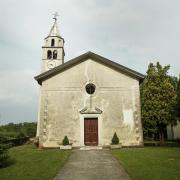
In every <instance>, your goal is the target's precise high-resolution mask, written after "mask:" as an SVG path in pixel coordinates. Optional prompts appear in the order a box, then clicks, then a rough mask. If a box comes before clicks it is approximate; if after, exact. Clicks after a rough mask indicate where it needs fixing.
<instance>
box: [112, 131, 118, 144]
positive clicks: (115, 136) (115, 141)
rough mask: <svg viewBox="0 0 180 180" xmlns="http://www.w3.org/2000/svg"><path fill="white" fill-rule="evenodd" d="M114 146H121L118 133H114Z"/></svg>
mask: <svg viewBox="0 0 180 180" xmlns="http://www.w3.org/2000/svg"><path fill="white" fill-rule="evenodd" d="M112 144H119V138H118V137H117V134H116V132H115V133H114V136H113V138H112Z"/></svg>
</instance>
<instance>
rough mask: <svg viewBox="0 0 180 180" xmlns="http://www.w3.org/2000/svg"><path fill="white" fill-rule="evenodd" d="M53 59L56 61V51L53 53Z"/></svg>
mask: <svg viewBox="0 0 180 180" xmlns="http://www.w3.org/2000/svg"><path fill="white" fill-rule="evenodd" d="M53 59H57V51H56V50H54V51H53Z"/></svg>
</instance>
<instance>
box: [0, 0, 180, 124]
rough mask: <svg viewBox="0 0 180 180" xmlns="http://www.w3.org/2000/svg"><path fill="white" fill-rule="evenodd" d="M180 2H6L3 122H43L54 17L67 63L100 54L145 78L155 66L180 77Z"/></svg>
mask: <svg viewBox="0 0 180 180" xmlns="http://www.w3.org/2000/svg"><path fill="white" fill-rule="evenodd" d="M179 6H180V2H179V1H178V0H174V1H173V2H170V1H169V0H151V1H144V0H136V1H134V0H111V1H108V0H91V1H89V0H84V1H82V0H76V1H74V0H68V1H65V0H61V1H59V0H53V1H52V0H45V1H44V0H38V1H37V0H31V1H23V0H19V1H15V0H6V1H2V2H1V4H0V27H1V29H0V55H1V58H0V82H1V88H0V113H1V119H0V122H1V121H2V122H4V123H5V122H12V121H14V122H18V121H23V120H29V121H30V120H31V121H34V120H36V119H37V107H38V100H37V99H38V91H39V88H38V85H37V83H36V82H35V80H34V79H33V77H34V76H35V75H37V74H39V72H40V64H41V46H42V45H43V43H44V42H43V39H44V38H45V37H46V36H47V34H48V32H49V30H50V27H51V25H52V22H53V21H52V16H51V15H52V13H53V12H54V11H58V12H59V14H60V17H59V20H58V23H59V26H60V31H61V34H62V36H63V37H64V38H65V41H66V43H65V52H66V57H65V60H66V61H67V60H69V59H71V58H73V57H75V56H78V55H80V54H81V53H84V52H86V51H94V52H95V53H99V54H100V55H102V56H105V57H107V58H109V59H111V60H113V61H116V62H118V63H120V64H122V65H125V66H127V67H129V68H132V69H135V70H136V71H140V72H141V73H145V72H146V70H147V66H148V64H149V62H156V61H159V62H160V63H161V64H163V65H166V64H170V65H171V70H170V74H172V75H176V76H177V75H178V74H179V73H180V61H179V59H180V53H179V49H180V33H179V32H180V23H179V16H180V11H179Z"/></svg>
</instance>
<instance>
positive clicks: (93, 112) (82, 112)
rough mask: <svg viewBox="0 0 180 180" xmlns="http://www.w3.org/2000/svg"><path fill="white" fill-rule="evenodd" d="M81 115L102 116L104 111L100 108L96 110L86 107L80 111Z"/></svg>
mask: <svg viewBox="0 0 180 180" xmlns="http://www.w3.org/2000/svg"><path fill="white" fill-rule="evenodd" d="M79 112H80V113H81V114H101V113H102V110H100V109H99V108H97V107H95V108H88V107H85V108H83V109H82V110H81V111H79Z"/></svg>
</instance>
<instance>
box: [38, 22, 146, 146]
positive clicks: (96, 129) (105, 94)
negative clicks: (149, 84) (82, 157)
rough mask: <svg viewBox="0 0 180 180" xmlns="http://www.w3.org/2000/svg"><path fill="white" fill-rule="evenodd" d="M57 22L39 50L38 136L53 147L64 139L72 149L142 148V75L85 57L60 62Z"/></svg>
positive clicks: (61, 50)
mask: <svg viewBox="0 0 180 180" xmlns="http://www.w3.org/2000/svg"><path fill="white" fill-rule="evenodd" d="M64 56H65V53H64V39H63V38H62V37H61V35H60V33H59V30H58V26H57V20H56V19H55V22H54V24H53V26H52V28H51V30H50V33H49V35H48V36H47V37H46V38H45V44H44V46H43V47H42V66H41V69H42V72H41V74H39V75H38V76H36V77H35V79H36V80H37V82H38V83H39V85H40V104H39V119H38V127H37V136H38V137H39V146H40V147H44V148H46V147H47V148H53V147H54V148H56V147H59V146H60V144H62V140H63V138H64V136H67V137H68V139H69V141H70V143H71V144H72V146H73V147H83V146H102V147H105V146H109V145H110V144H111V139H112V137H113V135H114V133H115V132H116V134H117V136H118V137H119V140H120V143H122V146H143V134H142V123H141V107H140V90H139V84H140V82H142V81H143V79H144V75H142V74H140V73H138V72H136V71H134V70H131V69H129V68H127V67H124V66H122V65H120V64H118V63H115V62H113V61H110V60H109V59H106V58H104V57H102V56H100V55H97V54H95V53H92V52H87V53H85V54H82V55H80V56H78V57H75V58H73V59H71V60H69V61H67V62H64Z"/></svg>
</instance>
